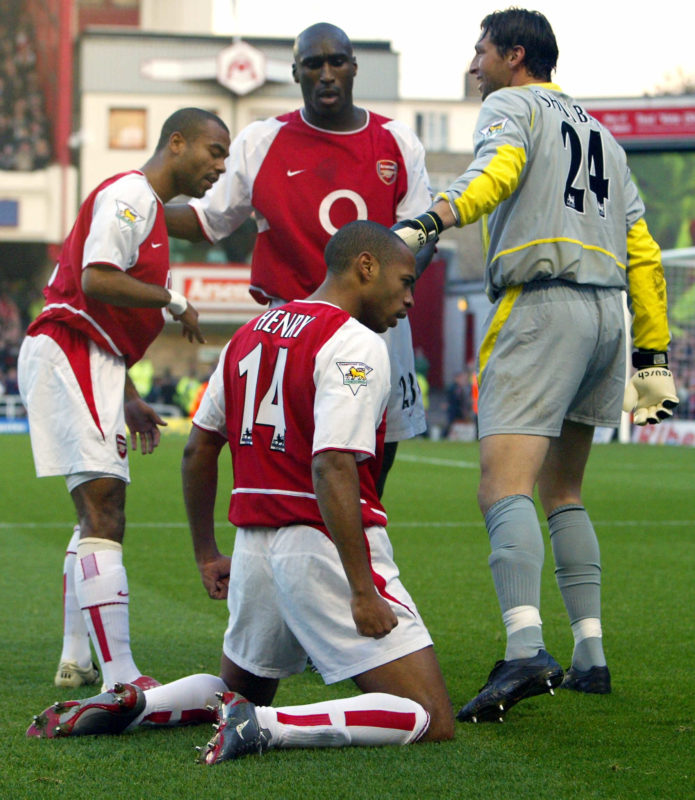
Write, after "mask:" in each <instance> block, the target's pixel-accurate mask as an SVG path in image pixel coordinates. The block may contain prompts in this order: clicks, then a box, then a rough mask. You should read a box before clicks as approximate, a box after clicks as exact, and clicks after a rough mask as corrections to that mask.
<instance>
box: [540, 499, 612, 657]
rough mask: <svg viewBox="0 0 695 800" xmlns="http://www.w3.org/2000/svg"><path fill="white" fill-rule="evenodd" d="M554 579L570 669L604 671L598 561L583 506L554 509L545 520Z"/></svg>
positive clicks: (595, 543)
mask: <svg viewBox="0 0 695 800" xmlns="http://www.w3.org/2000/svg"><path fill="white" fill-rule="evenodd" d="M548 527H549V528H550V542H551V544H552V547H553V557H554V558H555V577H556V579H557V585H558V586H559V587H560V592H561V593H562V599H563V600H564V602H565V608H566V609H567V614H568V616H569V618H570V624H571V625H572V633H573V634H574V653H573V654H572V666H573V667H576V668H577V669H581V670H587V669H589V668H590V667H604V666H605V665H606V658H605V656H604V654H603V640H602V638H601V557H600V553H599V547H598V539H597V538H596V532H595V531H594V526H593V525H592V524H591V520H590V519H589V515H588V514H587V513H586V510H585V508H584V506H580V505H566V506H560V507H559V508H556V509H555V510H554V511H553V512H551V514H550V516H549V517H548Z"/></svg>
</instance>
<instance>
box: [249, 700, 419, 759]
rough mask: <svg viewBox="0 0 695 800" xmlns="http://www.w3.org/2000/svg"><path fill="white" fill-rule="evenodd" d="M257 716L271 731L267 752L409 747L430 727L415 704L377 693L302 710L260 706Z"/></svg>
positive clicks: (310, 705)
mask: <svg viewBox="0 0 695 800" xmlns="http://www.w3.org/2000/svg"><path fill="white" fill-rule="evenodd" d="M256 714H257V716H258V723H259V725H260V727H261V728H268V730H269V731H270V734H271V737H272V738H271V740H270V746H271V747H345V746H347V745H363V746H364V745H367V746H375V745H383V744H410V743H411V742H415V741H417V740H418V739H419V738H420V737H421V736H423V735H424V733H425V732H426V731H427V728H428V727H429V724H430V716H429V714H428V713H427V712H426V711H425V709H424V708H423V707H422V706H421V705H420V704H419V703H416V702H415V701H414V700H408V699H407V698H405V697H397V696H396V695H393V694H384V693H377V692H371V693H368V694H362V695H357V696H356V697H348V698H345V699H340V700H327V701H325V702H322V703H311V704H309V705H304V706H286V707H283V708H272V707H270V706H258V707H257V708H256Z"/></svg>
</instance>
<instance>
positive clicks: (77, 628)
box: [60, 525, 92, 667]
mask: <svg viewBox="0 0 695 800" xmlns="http://www.w3.org/2000/svg"><path fill="white" fill-rule="evenodd" d="M79 541H80V526H79V525H75V527H74V528H73V531H72V537H71V538H70V542H69V543H68V549H67V550H66V551H65V561H64V562H63V650H62V652H61V654H60V660H61V661H74V662H75V663H76V664H77V666H78V667H89V666H90V665H91V663H92V651H91V648H90V646H89V632H88V630H87V625H86V624H85V621H84V617H83V616H82V610H81V608H80V604H79V602H78V600H77V597H76V595H75V561H76V559H77V545H78V543H79Z"/></svg>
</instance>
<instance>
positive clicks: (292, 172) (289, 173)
mask: <svg viewBox="0 0 695 800" xmlns="http://www.w3.org/2000/svg"><path fill="white" fill-rule="evenodd" d="M300 172H306V170H303V169H288V170H287V177H288V178H291V177H292V176H293V175H299V173H300Z"/></svg>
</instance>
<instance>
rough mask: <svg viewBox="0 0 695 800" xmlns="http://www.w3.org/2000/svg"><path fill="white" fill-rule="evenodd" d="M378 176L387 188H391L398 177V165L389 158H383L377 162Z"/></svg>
mask: <svg viewBox="0 0 695 800" xmlns="http://www.w3.org/2000/svg"><path fill="white" fill-rule="evenodd" d="M376 174H377V175H378V176H379V177H380V178H381V180H382V181H383V182H384V183H385V184H386V185H387V186H390V185H391V184H392V183H393V182H394V181H395V180H396V175H398V164H396V162H395V161H391V160H390V159H388V158H382V159H381V160H379V161H377V162H376Z"/></svg>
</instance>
